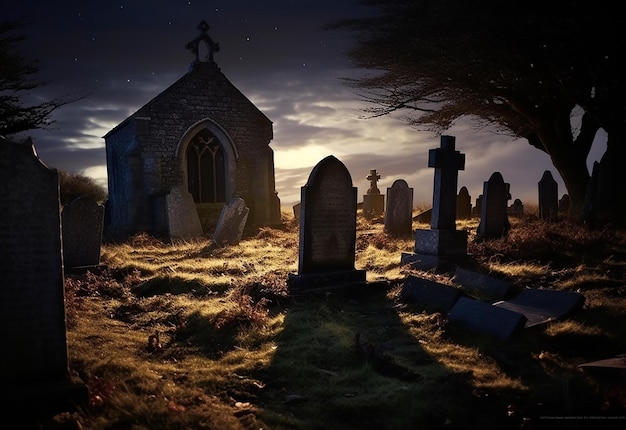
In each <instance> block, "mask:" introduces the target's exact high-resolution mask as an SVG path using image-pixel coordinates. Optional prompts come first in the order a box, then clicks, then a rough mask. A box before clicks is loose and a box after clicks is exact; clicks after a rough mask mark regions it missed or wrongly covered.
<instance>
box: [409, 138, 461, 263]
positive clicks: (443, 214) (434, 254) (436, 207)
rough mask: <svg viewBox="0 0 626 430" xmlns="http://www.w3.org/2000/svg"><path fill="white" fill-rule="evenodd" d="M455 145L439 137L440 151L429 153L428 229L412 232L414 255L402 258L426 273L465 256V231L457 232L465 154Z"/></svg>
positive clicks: (433, 150) (451, 141)
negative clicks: (460, 174)
mask: <svg viewBox="0 0 626 430" xmlns="http://www.w3.org/2000/svg"><path fill="white" fill-rule="evenodd" d="M454 144H455V138H454V137H453V136H441V146H440V148H437V149H431V150H430V151H429V152H428V167H434V168H435V180H434V186H433V209H432V217H431V229H430V230H424V229H418V230H416V231H415V254H413V255H411V254H405V255H403V257H402V263H403V264H410V265H411V266H412V267H414V268H420V269H426V270H429V269H432V268H441V267H443V266H445V265H446V264H447V263H449V262H451V261H450V260H456V259H459V258H463V257H466V256H467V232H466V231H464V230H456V199H457V190H456V187H457V182H458V180H457V179H458V172H459V170H463V169H464V168H465V154H461V153H460V152H459V151H456V150H455V149H454Z"/></svg>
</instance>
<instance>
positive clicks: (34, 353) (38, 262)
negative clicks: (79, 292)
mask: <svg viewBox="0 0 626 430" xmlns="http://www.w3.org/2000/svg"><path fill="white" fill-rule="evenodd" d="M0 214H2V222H1V223H0V243H1V244H2V246H0V273H1V274H2V284H1V286H0V339H2V354H0V383H1V384H2V390H1V394H0V396H1V397H0V409H2V410H3V411H4V412H6V413H17V411H24V410H25V411H27V413H28V415H27V416H23V417H22V418H32V416H33V414H38V413H45V414H48V413H56V412H60V411H65V410H71V409H72V408H73V406H74V405H82V406H85V405H86V403H87V398H88V392H87V388H86V386H85V385H84V384H83V383H82V382H81V381H79V380H78V379H76V378H74V377H72V376H71V374H70V371H69V366H68V349H67V336H66V326H65V295H64V286H63V284H64V273H63V257H62V245H61V241H62V239H61V208H60V203H59V180H58V173H57V171H56V170H54V169H49V168H48V167H46V166H45V165H44V164H43V163H42V162H41V161H40V160H39V158H38V157H37V153H36V151H35V148H34V146H33V144H32V141H31V140H30V139H29V140H28V141H26V142H24V143H20V144H17V143H14V142H9V141H3V142H2V144H0ZM4 417H5V419H6V414H4Z"/></svg>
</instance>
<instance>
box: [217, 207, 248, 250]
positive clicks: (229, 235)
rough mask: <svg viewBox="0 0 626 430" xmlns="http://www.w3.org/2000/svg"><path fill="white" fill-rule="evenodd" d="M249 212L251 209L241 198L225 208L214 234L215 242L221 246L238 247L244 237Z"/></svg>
mask: <svg viewBox="0 0 626 430" xmlns="http://www.w3.org/2000/svg"><path fill="white" fill-rule="evenodd" d="M249 212H250V209H249V208H247V207H246V202H245V201H244V200H243V199H242V198H241V197H237V198H235V199H233V200H232V201H231V202H230V203H228V204H227V205H226V206H224V208H223V209H222V212H221V213H220V218H219V220H218V221H217V226H216V227H215V232H214V233H213V242H215V243H216V244H217V245H219V246H226V245H237V244H238V243H239V242H240V241H241V237H242V236H243V230H244V228H245V227H246V221H247V220H248V213H249Z"/></svg>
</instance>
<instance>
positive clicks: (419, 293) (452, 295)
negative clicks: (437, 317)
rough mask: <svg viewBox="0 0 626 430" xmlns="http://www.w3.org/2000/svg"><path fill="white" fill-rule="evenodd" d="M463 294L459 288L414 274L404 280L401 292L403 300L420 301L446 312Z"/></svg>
mask: <svg viewBox="0 0 626 430" xmlns="http://www.w3.org/2000/svg"><path fill="white" fill-rule="evenodd" d="M462 295H463V293H462V291H461V290H459V289H458V288H455V287H452V286H450V285H445V284H441V283H439V282H435V281H431V280H428V279H424V278H419V277H417V276H412V275H409V276H407V278H406V279H405V280H404V284H403V286H402V291H401V293H400V296H401V298H402V299H403V300H406V301H409V302H418V303H420V304H423V305H425V306H427V307H432V308H435V309H438V310H441V311H445V312H447V311H449V310H450V309H451V308H452V306H454V304H455V303H456V301H457V300H458V299H459V297H461V296H462Z"/></svg>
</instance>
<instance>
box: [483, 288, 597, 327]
mask: <svg viewBox="0 0 626 430" xmlns="http://www.w3.org/2000/svg"><path fill="white" fill-rule="evenodd" d="M584 303H585V296H583V295H582V294H580V293H574V292H570V291H555V290H545V289H532V288H528V289H525V290H523V291H522V292H521V293H520V294H518V295H517V296H515V297H513V298H512V299H509V300H502V301H499V302H496V303H494V304H493V305H494V306H496V307H499V308H502V309H508V310H510V311H514V312H518V313H521V314H523V315H524V316H525V317H526V324H525V326H526V327H532V326H535V325H538V324H544V323H546V322H548V321H553V320H559V319H563V318H565V317H567V316H568V315H570V314H571V313H572V312H575V311H577V310H579V309H581V308H582V306H583V305H584Z"/></svg>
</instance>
